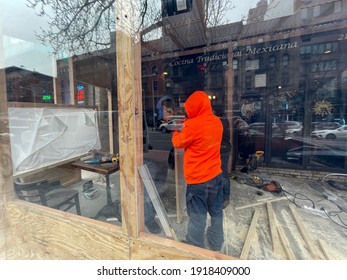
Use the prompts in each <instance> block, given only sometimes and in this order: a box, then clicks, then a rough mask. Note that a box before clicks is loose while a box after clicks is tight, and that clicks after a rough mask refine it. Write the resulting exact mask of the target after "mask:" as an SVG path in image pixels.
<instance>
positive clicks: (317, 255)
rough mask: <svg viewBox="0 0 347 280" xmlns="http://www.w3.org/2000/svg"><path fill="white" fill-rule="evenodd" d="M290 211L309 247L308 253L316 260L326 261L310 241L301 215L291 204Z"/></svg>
mask: <svg viewBox="0 0 347 280" xmlns="http://www.w3.org/2000/svg"><path fill="white" fill-rule="evenodd" d="M289 209H290V211H291V213H292V215H293V217H294V220H295V222H296V225H297V227H298V229H299V232H300V234H301V236H302V238H303V239H304V241H305V243H306V245H307V247H308V251H309V252H310V254H311V255H312V257H313V258H314V259H315V260H321V259H324V256H322V254H321V253H320V252H319V251H318V249H317V247H316V245H315V244H314V243H313V241H312V240H311V239H310V237H309V234H308V232H307V230H306V228H305V226H304V223H303V222H302V220H301V218H300V216H299V214H298V213H297V211H296V209H295V206H294V205H293V204H289Z"/></svg>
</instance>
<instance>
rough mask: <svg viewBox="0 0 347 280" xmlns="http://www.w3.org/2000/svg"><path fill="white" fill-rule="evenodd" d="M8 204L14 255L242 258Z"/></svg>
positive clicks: (21, 204)
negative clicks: (135, 236)
mask: <svg viewBox="0 0 347 280" xmlns="http://www.w3.org/2000/svg"><path fill="white" fill-rule="evenodd" d="M5 208H6V211H4V212H5V213H6V220H8V221H11V222H8V231H7V232H8V234H7V235H8V242H7V244H6V247H5V248H6V250H7V254H6V259H9V260H10V259H13V260H16V259H17V260H18V259H32V260H42V259H45V260H132V259H133V260H144V259H147V260H236V259H238V258H235V257H232V256H226V255H223V254H220V253H217V252H213V251H210V250H206V249H202V248H198V247H195V246H190V245H187V244H184V243H180V242H177V241H174V240H171V239H167V238H162V237H160V236H156V235H152V234H146V233H143V232H142V233H141V234H140V236H139V237H138V238H131V237H129V236H128V234H126V233H122V231H121V229H120V228H119V227H117V226H115V225H111V224H107V223H104V222H102V221H97V220H93V219H89V218H86V217H82V216H77V215H74V214H71V213H66V212H62V211H58V210H55V209H51V208H47V207H44V206H40V205H36V204H32V203H28V202H25V201H21V200H16V201H12V202H9V203H7V204H6V205H5ZM0 255H1V256H2V251H0ZM4 259H5V258H4Z"/></svg>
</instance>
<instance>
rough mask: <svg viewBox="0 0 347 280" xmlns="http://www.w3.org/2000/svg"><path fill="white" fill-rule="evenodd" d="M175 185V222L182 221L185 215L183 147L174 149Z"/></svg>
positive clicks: (185, 186) (185, 187)
mask: <svg viewBox="0 0 347 280" xmlns="http://www.w3.org/2000/svg"><path fill="white" fill-rule="evenodd" d="M174 154H175V186H176V214H177V219H176V222H177V223H178V224H180V223H182V221H183V219H184V218H185V217H186V215H187V213H186V212H187V211H186V191H187V183H186V181H185V178H184V176H183V154H184V152H183V149H175V151H174Z"/></svg>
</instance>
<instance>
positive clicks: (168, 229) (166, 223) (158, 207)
mask: <svg viewBox="0 0 347 280" xmlns="http://www.w3.org/2000/svg"><path fill="white" fill-rule="evenodd" d="M139 172H140V176H141V178H142V181H143V183H144V184H145V187H146V190H147V192H148V195H149V197H150V199H151V201H152V203H153V206H154V209H155V211H156V213H157V215H158V217H159V221H160V223H161V225H162V227H163V230H164V232H165V234H166V236H167V237H169V238H173V239H174V240H177V237H176V233H175V231H174V230H173V228H172V226H171V224H170V220H169V217H168V216H167V213H166V210H165V207H164V205H163V203H162V201H161V198H160V196H159V193H158V191H157V188H156V186H155V184H154V182H153V179H152V176H151V174H150V173H149V170H148V167H147V165H146V164H144V165H143V166H141V167H140V168H139Z"/></svg>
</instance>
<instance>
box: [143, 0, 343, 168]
mask: <svg viewBox="0 0 347 280" xmlns="http://www.w3.org/2000/svg"><path fill="white" fill-rule="evenodd" d="M285 2H286V3H285ZM194 4H196V3H195V2H193V6H192V10H191V11H190V12H188V13H187V14H179V15H175V16H167V17H164V18H163V19H162V24H161V25H159V24H156V27H158V26H161V32H162V36H161V37H160V38H159V39H156V40H145V39H143V40H144V42H143V45H142V69H153V67H156V69H157V70H158V72H157V73H159V74H160V73H164V72H165V73H167V75H165V77H162V76H161V79H159V80H158V82H161V83H162V85H163V88H162V89H161V90H160V91H158V84H155V83H154V82H153V81H152V80H151V79H153V78H152V77H148V78H143V85H144V86H143V95H144V97H143V98H144V104H145V108H146V110H147V111H148V110H149V111H151V109H152V110H153V108H154V106H153V105H152V104H154V103H155V102H152V101H153V98H154V99H159V98H160V97H162V96H163V95H167V94H169V95H170V96H172V98H173V100H174V101H175V106H177V107H180V106H183V103H184V101H185V100H186V98H187V97H188V96H189V95H190V94H191V93H192V92H193V91H194V90H196V89H203V90H205V91H206V92H207V93H208V94H210V95H211V96H213V99H211V100H212V105H213V106H215V107H222V108H223V109H224V111H225V112H228V117H229V118H230V119H232V118H234V119H237V118H241V119H242V120H243V121H244V122H246V123H247V124H248V125H249V124H252V123H259V122H261V123H263V124H264V125H263V128H264V133H263V135H262V136H259V135H257V136H254V135H252V133H249V131H245V130H243V131H239V130H238V128H237V127H233V139H234V164H242V162H243V161H244V160H246V159H247V157H248V155H249V154H252V153H254V152H255V151H256V150H263V151H265V155H264V159H263V160H264V162H263V165H264V166H268V167H275V168H277V167H280V168H282V167H283V168H298V169H302V167H304V169H311V168H318V169H319V168H320V169H322V168H323V169H324V170H327V169H329V168H332V169H333V170H335V171H336V170H345V168H346V164H345V162H343V163H342V164H339V165H338V166H336V165H334V163H333V162H329V163H327V162H326V161H324V160H322V159H319V158H317V157H313V156H312V157H311V156H309V155H308V156H304V157H303V159H302V161H300V162H298V163H295V164H293V163H292V162H289V161H287V160H286V154H287V152H288V151H290V150H291V149H294V148H297V147H301V146H305V145H309V146H310V147H311V146H312V145H328V146H329V148H332V149H335V150H336V149H342V150H346V148H347V147H345V145H343V144H341V143H337V142H338V141H335V143H322V142H321V143H316V142H314V141H313V140H312V139H311V138H310V133H311V130H312V123H317V122H339V123H340V124H344V120H345V119H346V117H347V116H346V113H347V112H346V102H347V100H346V85H347V84H346V80H347V78H346V77H347V74H346V73H347V61H346V55H347V54H346V52H345V50H346V47H347V46H346V42H347V41H346V39H347V35H346V34H347V25H346V16H345V15H346V14H347V1H345V0H342V1H326V0H320V1H310V0H302V1H299V0H295V1H270V2H269V3H267V1H259V3H258V4H257V6H256V7H255V8H253V9H251V10H250V11H249V15H248V18H247V20H246V21H245V22H244V23H243V22H237V23H231V24H226V25H221V26H214V27H207V26H204V25H203V22H204V21H203V20H199V19H201V18H199V17H201V16H202V15H203V13H199V9H200V8H201V7H199V5H197V4H196V5H194ZM283 5H284V6H285V7H284V6H283ZM185 17H190V18H196V19H197V20H196V23H195V22H194V24H191V23H190V24H189V25H187V24H185V20H184V19H185ZM153 29H154V27H153V28H152V29H151V28H149V29H148V30H145V31H144V33H143V38H145V35H146V34H147V33H146V32H149V31H153ZM152 74H153V73H152ZM144 77H145V76H144ZM153 93H155V95H154V94H153ZM153 111H154V110H153ZM288 122H297V123H299V124H300V127H301V128H300V129H299V130H297V131H295V132H296V133H295V135H294V134H292V132H293V130H291V129H295V128H288V127H287V128H284V127H286V124H287V123H288ZM274 126H276V127H280V128H281V129H279V130H277V128H276V130H274V129H273V127H274ZM307 154H309V153H307ZM330 161H331V160H330Z"/></svg>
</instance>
